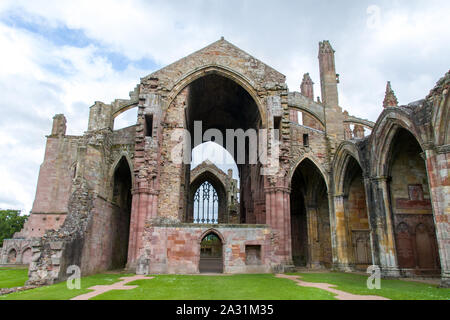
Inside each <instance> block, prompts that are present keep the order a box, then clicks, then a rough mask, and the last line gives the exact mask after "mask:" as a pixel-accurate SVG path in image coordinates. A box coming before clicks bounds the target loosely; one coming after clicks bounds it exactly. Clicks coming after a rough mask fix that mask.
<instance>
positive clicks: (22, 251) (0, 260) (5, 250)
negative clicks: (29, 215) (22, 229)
mask: <svg viewBox="0 0 450 320" xmlns="http://www.w3.org/2000/svg"><path fill="white" fill-rule="evenodd" d="M31 255H32V252H31V240H30V239H5V240H4V241H3V247H2V248H1V250H0V264H2V265H28V264H29V263H30V262H31Z"/></svg>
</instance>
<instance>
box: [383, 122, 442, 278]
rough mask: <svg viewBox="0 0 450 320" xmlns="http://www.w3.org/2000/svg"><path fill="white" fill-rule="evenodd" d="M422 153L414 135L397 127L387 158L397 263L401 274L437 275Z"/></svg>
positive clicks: (431, 214)
mask: <svg viewBox="0 0 450 320" xmlns="http://www.w3.org/2000/svg"><path fill="white" fill-rule="evenodd" d="M422 154H423V151H422V148H421V146H420V144H419V143H418V141H417V139H416V138H415V137H414V135H412V134H411V133H410V132H409V131H408V130H406V129H403V128H399V129H398V130H397V131H396V133H395V135H394V136H393V139H392V143H391V146H390V150H389V155H388V161H387V166H388V167H387V169H388V175H389V177H390V179H389V183H388V190H389V196H390V203H391V211H392V215H393V222H394V236H395V244H396V253H397V262H398V266H399V268H400V269H401V270H402V271H403V272H404V273H415V274H422V275H439V274H440V261H439V254H438V246H437V241H436V233H435V225H434V219H433V211H432V206H431V200H430V191H429V184H428V176H427V170H426V164H425V160H424V159H423V157H422Z"/></svg>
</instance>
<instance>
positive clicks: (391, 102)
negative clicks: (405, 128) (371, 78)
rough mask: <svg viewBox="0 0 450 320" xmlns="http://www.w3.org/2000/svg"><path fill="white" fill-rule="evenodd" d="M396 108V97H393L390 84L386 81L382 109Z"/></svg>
mask: <svg viewBox="0 0 450 320" xmlns="http://www.w3.org/2000/svg"><path fill="white" fill-rule="evenodd" d="M397 106H398V101H397V97H396V96H395V93H394V90H392V88H391V82H390V81H388V82H387V84H386V93H385V95H384V100H383V107H384V108H387V107H397Z"/></svg>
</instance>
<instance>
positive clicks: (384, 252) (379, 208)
mask: <svg viewBox="0 0 450 320" xmlns="http://www.w3.org/2000/svg"><path fill="white" fill-rule="evenodd" d="M372 187H373V193H374V194H373V195H374V197H373V203H372V205H373V206H374V208H375V216H376V217H375V225H376V234H377V238H378V249H379V250H378V255H379V263H380V268H381V273H382V275H383V276H386V277H398V276H400V273H399V268H398V263H397V255H396V249H395V237H394V224H393V221H392V211H391V206H390V197H389V192H388V184H387V177H384V176H383V177H375V178H373V179H372Z"/></svg>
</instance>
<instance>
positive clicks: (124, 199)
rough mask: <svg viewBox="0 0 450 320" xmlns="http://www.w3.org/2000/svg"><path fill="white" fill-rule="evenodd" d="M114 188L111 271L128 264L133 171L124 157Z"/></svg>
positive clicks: (119, 165) (116, 172)
mask: <svg viewBox="0 0 450 320" xmlns="http://www.w3.org/2000/svg"><path fill="white" fill-rule="evenodd" d="M113 179H114V186H113V195H112V204H113V205H114V210H113V215H112V217H111V225H110V227H111V236H112V239H111V240H112V257H111V265H110V269H121V268H124V267H125V265H126V263H127V254H128V240H129V235H130V216H131V200H132V195H131V186H132V180H131V170H130V166H129V164H128V161H127V159H126V158H125V157H122V158H121V159H120V160H119V162H118V163H117V166H116V169H115V172H114V178H113Z"/></svg>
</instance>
